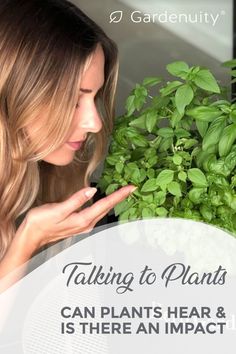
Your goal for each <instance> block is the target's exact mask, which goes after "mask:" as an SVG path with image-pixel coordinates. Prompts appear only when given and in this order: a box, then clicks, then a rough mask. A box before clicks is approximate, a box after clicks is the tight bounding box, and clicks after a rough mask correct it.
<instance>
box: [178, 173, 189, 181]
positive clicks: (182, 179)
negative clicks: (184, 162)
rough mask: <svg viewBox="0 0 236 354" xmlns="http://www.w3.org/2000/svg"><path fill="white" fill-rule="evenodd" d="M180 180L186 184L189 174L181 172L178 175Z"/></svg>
mask: <svg viewBox="0 0 236 354" xmlns="http://www.w3.org/2000/svg"><path fill="white" fill-rule="evenodd" d="M178 179H179V180H180V181H182V182H186V179H187V173H186V172H184V171H180V172H179V173H178Z"/></svg>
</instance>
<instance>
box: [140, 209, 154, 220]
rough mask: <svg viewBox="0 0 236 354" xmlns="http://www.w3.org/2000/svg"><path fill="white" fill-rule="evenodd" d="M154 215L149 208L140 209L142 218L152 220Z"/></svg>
mask: <svg viewBox="0 0 236 354" xmlns="http://www.w3.org/2000/svg"><path fill="white" fill-rule="evenodd" d="M154 215H155V213H154V211H153V210H152V209H150V208H143V209H142V217H143V218H152V217H153V216H154Z"/></svg>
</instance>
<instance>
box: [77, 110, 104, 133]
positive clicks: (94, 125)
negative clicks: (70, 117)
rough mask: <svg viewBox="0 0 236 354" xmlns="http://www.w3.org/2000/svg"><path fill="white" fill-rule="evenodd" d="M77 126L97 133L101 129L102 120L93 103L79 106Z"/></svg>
mask: <svg viewBox="0 0 236 354" xmlns="http://www.w3.org/2000/svg"><path fill="white" fill-rule="evenodd" d="M77 126H78V128H79V129H83V130H84V131H85V132H88V133H98V132H99V131H100V130H101V129H102V120H101V117H100V114H99V112H98V110H97V107H96V105H95V103H91V104H88V105H86V106H84V107H83V108H82V107H81V109H80V110H79V112H78V124H77Z"/></svg>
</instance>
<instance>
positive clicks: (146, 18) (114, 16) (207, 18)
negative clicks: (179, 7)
mask: <svg viewBox="0 0 236 354" xmlns="http://www.w3.org/2000/svg"><path fill="white" fill-rule="evenodd" d="M224 15H225V11H224V10H222V11H221V12H220V13H216V14H213V13H209V12H204V11H199V12H195V13H179V14H176V13H169V12H168V11H163V12H161V13H153V14H151V13H142V12H141V11H138V10H137V11H133V12H131V13H130V20H131V21H132V22H133V23H141V22H143V23H155V22H159V23H168V22H170V23H183V22H184V23H207V24H209V25H211V26H213V27H214V26H215V25H216V23H217V21H218V20H219V18H220V17H221V16H224ZM122 19H123V11H113V12H112V13H111V14H110V23H119V22H121V21H122Z"/></svg>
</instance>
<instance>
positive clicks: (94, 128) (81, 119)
mask: <svg viewBox="0 0 236 354" xmlns="http://www.w3.org/2000/svg"><path fill="white" fill-rule="evenodd" d="M104 64H105V58H104V53H103V50H102V47H101V45H98V46H97V49H96V51H95V53H94V56H93V58H92V60H91V63H90V65H89V67H88V68H87V70H86V71H85V73H84V75H83V77H82V80H81V86H80V98H79V101H78V105H77V107H75V113H74V118H73V122H72V124H71V130H70V131H71V135H70V136H69V138H68V141H67V142H66V143H65V144H63V145H62V146H61V147H59V148H58V149H56V150H54V151H53V152H51V153H50V154H49V155H47V156H46V157H44V158H43V160H44V161H46V162H49V163H51V164H53V165H58V166H65V165H67V164H69V163H70V162H72V160H73V158H74V154H75V152H76V150H79V149H80V148H81V145H82V142H83V141H84V140H85V139H86V137H87V134H88V133H89V132H91V133H98V132H99V131H100V130H101V128H102V121H101V118H100V116H99V114H98V111H97V108H96V106H95V102H94V98H95V96H96V93H97V92H98V90H99V89H100V88H101V87H102V86H103V84H104Z"/></svg>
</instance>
